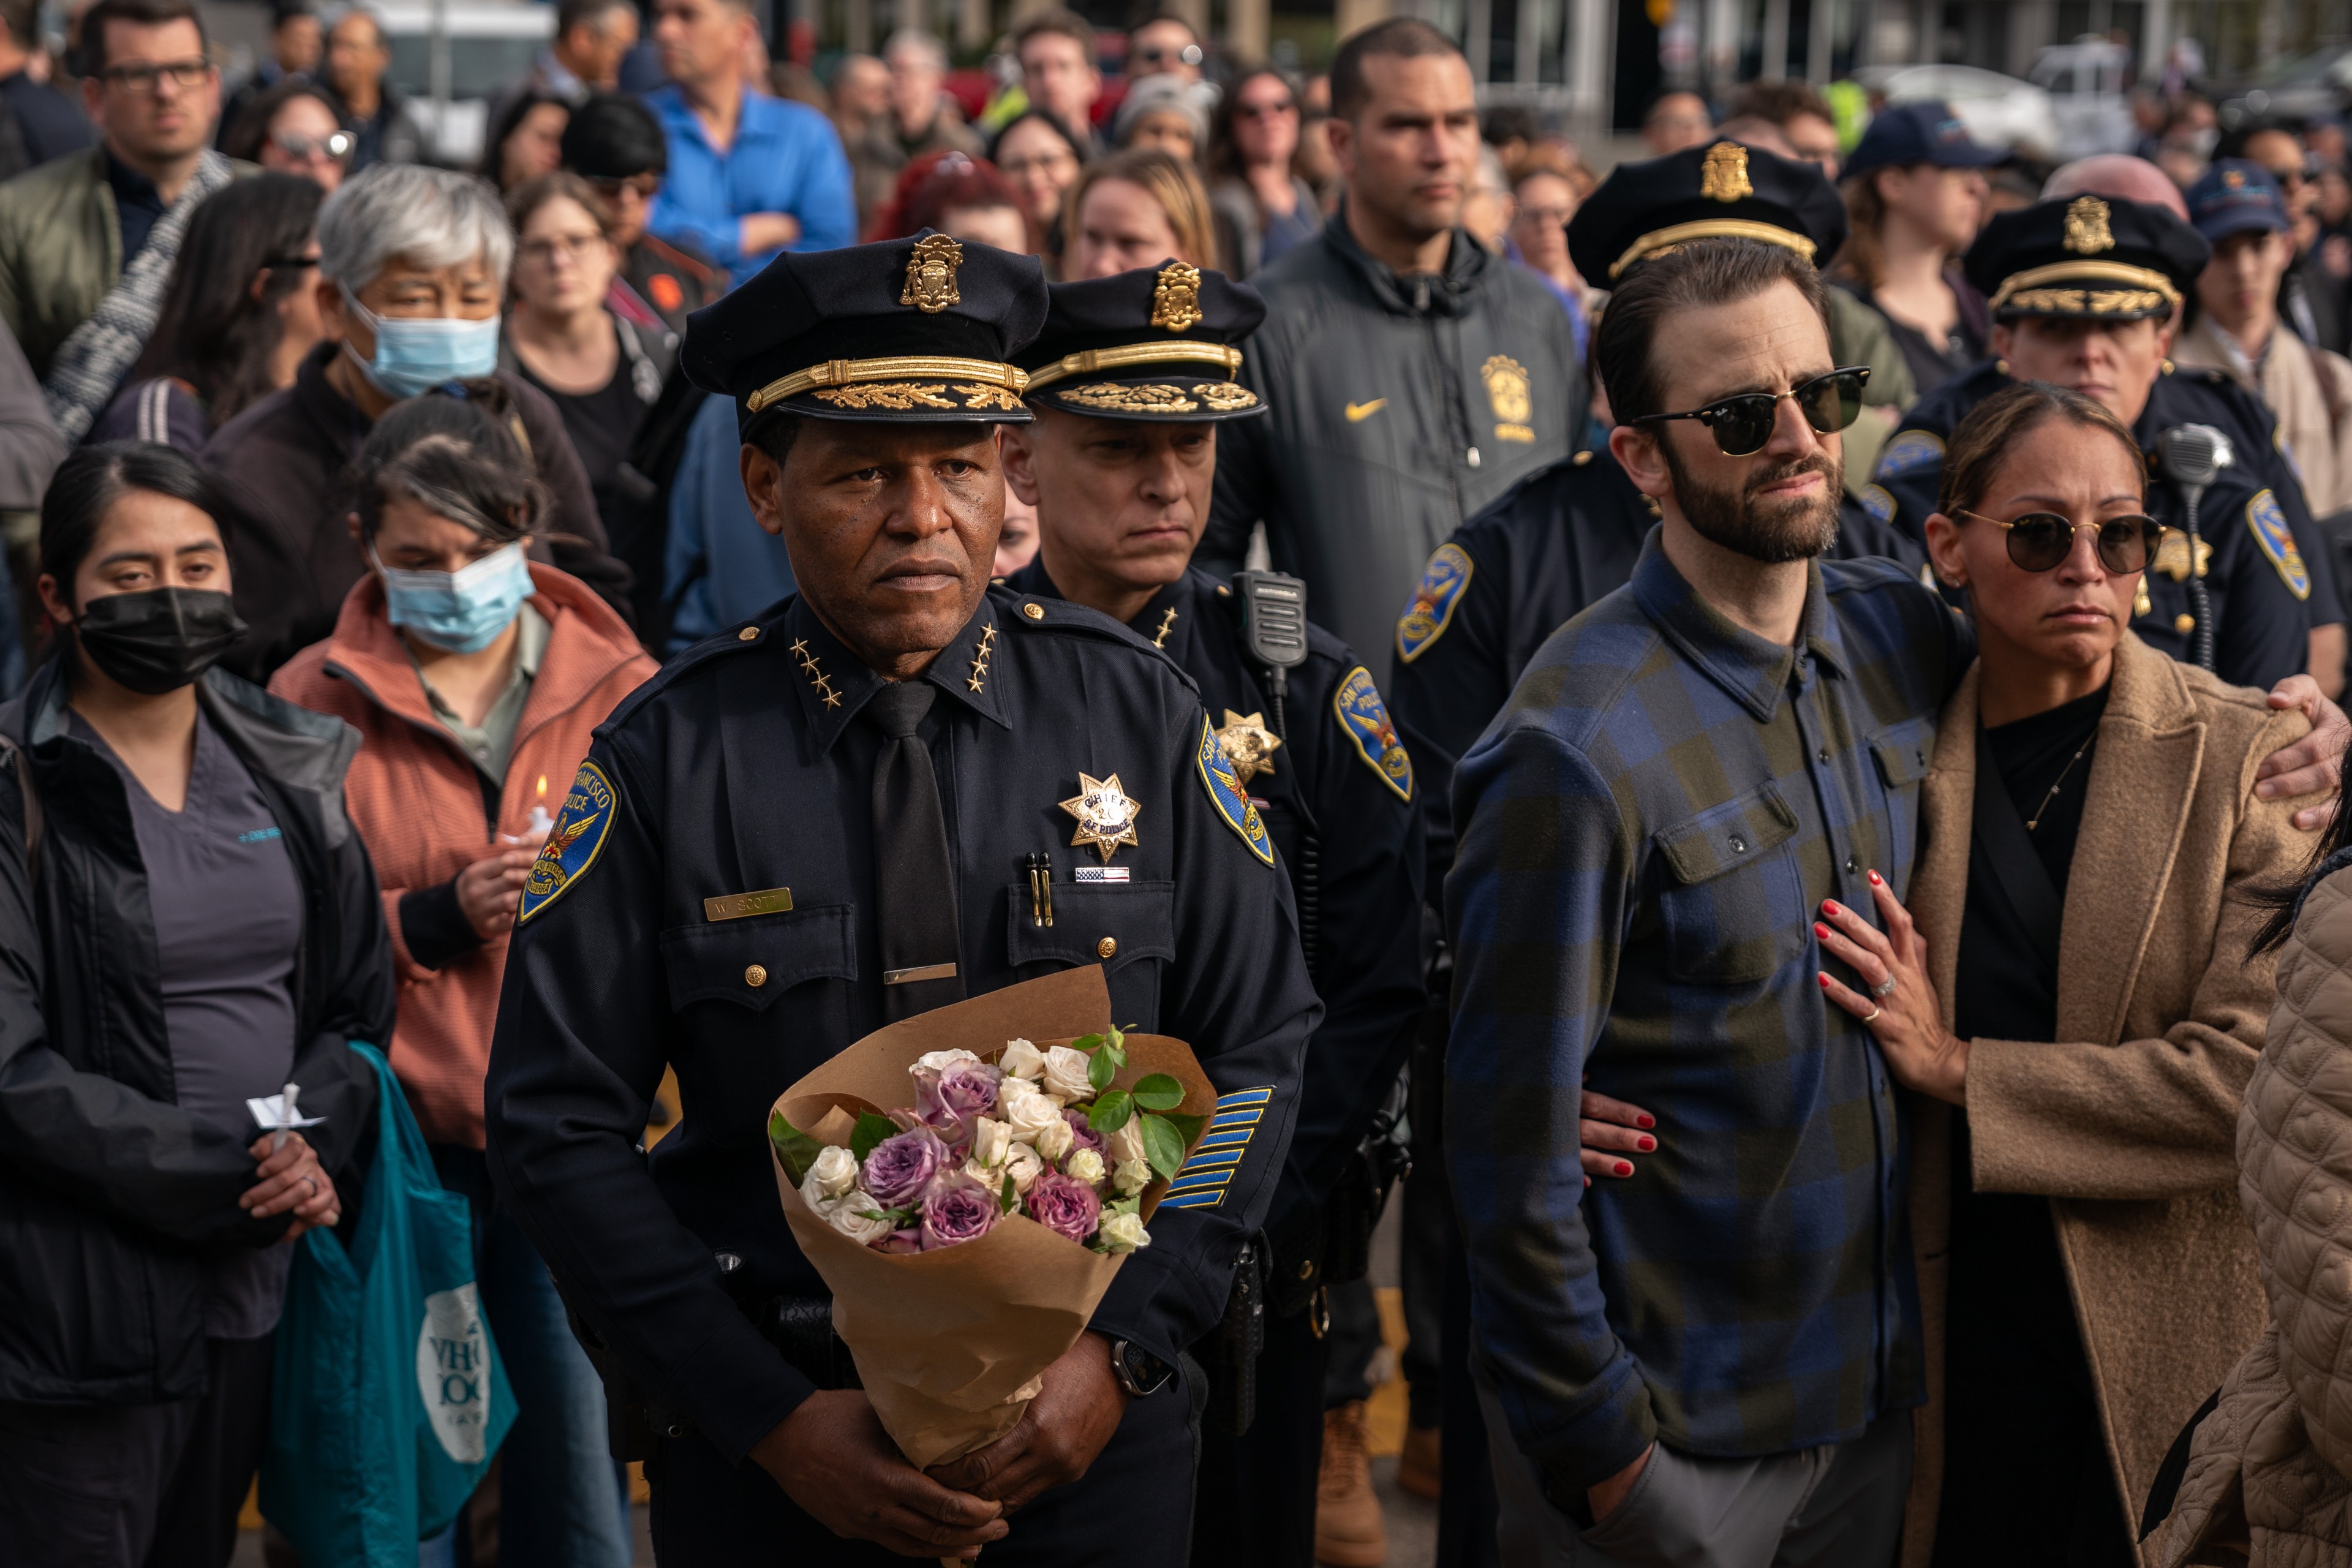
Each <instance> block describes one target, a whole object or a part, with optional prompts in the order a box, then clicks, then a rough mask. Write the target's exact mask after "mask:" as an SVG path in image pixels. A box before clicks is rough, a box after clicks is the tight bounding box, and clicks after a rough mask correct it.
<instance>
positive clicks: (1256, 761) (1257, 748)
mask: <svg viewBox="0 0 2352 1568" xmlns="http://www.w3.org/2000/svg"><path fill="white" fill-rule="evenodd" d="M1216 733H1217V750H1218V751H1220V752H1223V753H1224V758H1225V765H1226V766H1227V767H1229V768H1231V769H1233V771H1234V784H1239V785H1244V786H1246V785H1247V784H1249V782H1250V780H1252V779H1254V778H1255V777H1257V775H1258V774H1260V773H1265V774H1267V775H1269V776H1271V775H1272V774H1273V773H1274V753H1275V752H1276V751H1277V750H1279V749H1280V748H1281V745H1282V737H1281V736H1279V735H1277V734H1276V733H1275V732H1274V731H1271V730H1269V729H1267V728H1266V727H1265V714H1264V713H1248V714H1243V713H1236V712H1234V710H1232V709H1230V708H1228V709H1226V710H1225V723H1224V728H1223V729H1221V730H1219V731H1217V732H1216Z"/></svg>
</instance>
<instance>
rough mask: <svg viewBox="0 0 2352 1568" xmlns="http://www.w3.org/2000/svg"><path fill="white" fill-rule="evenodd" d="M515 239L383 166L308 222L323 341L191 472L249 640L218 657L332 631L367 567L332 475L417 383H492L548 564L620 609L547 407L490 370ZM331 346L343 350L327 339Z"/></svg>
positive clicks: (289, 650)
mask: <svg viewBox="0 0 2352 1568" xmlns="http://www.w3.org/2000/svg"><path fill="white" fill-rule="evenodd" d="M514 249H515V240H514V231H513V229H511V228H510V227H509V226H508V224H507V217H506V213H505V211H504V209H503V208H501V207H500V205H499V197H498V193H497V192H495V191H493V190H492V189H491V188H490V187H489V185H488V184H485V183H484V182H483V181H480V180H478V179H476V178H474V177H473V176H472V175H470V174H456V173H454V172H452V171H450V170H446V169H432V168H426V167H425V166H423V165H421V164H415V163H382V164H378V165H376V166H375V167H373V168H372V169H368V170H365V171H363V172H362V173H361V174H355V175H353V176H352V178H351V179H349V180H347V181H345V182H344V183H343V184H342V186H341V188H340V189H338V190H337V191H336V192H335V193H334V195H331V196H329V197H328V198H327V202H326V205H324V206H322V207H321V208H320V211H319V280H318V300H319V312H320V317H321V319H322V320H323V321H324V323H325V325H326V328H327V333H328V341H327V342H324V343H321V344H320V346H319V347H318V348H317V349H316V350H314V351H312V353H310V356H309V357H308V358H306V359H305V360H303V362H302V363H301V366H300V367H299V369H298V370H297V371H296V372H295V375H294V384H293V385H292V386H290V387H288V388H286V389H285V390H284V391H282V392H278V393H277V394H274V395H271V396H269V397H266V398H264V399H262V400H261V401H260V402H259V403H257V404H255V405H253V406H252V407H250V408H248V409H247V410H246V411H245V412H244V413H243V414H240V415H239V416H237V417H236V418H235V419H233V420H231V421H230V422H229V423H228V424H226V425H225V426H222V427H221V428H220V429H219V430H218V431H216V432H215V434H214V437H213V438H212V440H211V442H210V443H209V444H208V445H206V447H205V449H204V452H203V454H202V460H203V462H204V464H205V468H208V469H209V470H210V471H211V473H212V476H213V478H214V479H215V482H216V483H217V484H218V485H219V487H220V489H221V490H222V491H223V492H224V495H225V497H226V503H227V505H226V511H225V512H224V514H223V516H222V518H221V523H222V531H223V532H224V533H225V534H226V535H227V537H228V539H229V548H230V551H231V552H232V553H233V554H234V555H235V556H236V559H237V562H238V563H239V565H240V567H242V568H243V570H241V571H240V572H239V574H238V577H237V594H236V607H237V613H238V614H239V615H241V616H244V617H245V619H246V621H247V624H248V625H249V626H251V628H252V629H251V630H250V631H249V632H248V633H247V636H246V638H245V640H244V642H242V643H241V644H239V645H238V647H236V649H235V650H234V651H233V652H232V653H231V654H230V655H229V657H228V658H226V659H225V660H224V661H223V662H224V663H226V665H228V666H229V667H230V668H234V669H236V671H237V672H238V673H240V674H243V675H246V676H248V677H249V678H251V679H268V675H269V672H270V671H272V670H274V669H276V668H278V666H279V665H281V664H283V663H285V662H286V660H287V659H288V658H291V657H292V656H293V655H294V653H295V652H296V651H297V650H299V649H300V648H302V647H307V646H309V645H310V644H311V643H314V642H316V641H318V640H319V639H320V638H321V637H325V636H326V635H327V634H328V632H329V631H331V629H332V628H333V626H334V624H335V614H336V611H337V609H338V607H339V606H340V605H341V604H342V601H343V595H345V594H346V593H348V592H350V590H351V586H352V584H353V583H355V582H357V581H358V580H359V577H360V574H361V573H362V571H364V570H365V568H366V563H364V562H363V561H362V559H361V558H360V554H359V552H358V551H357V550H356V549H354V548H353V547H352V542H351V540H350V538H349V537H348V536H347V535H346V534H345V533H344V531H343V529H342V526H341V521H339V520H341V518H342V517H343V516H344V514H345V513H347V512H348V511H350V510H351V507H350V500H349V497H348V496H347V495H346V494H345V493H344V492H343V486H344V477H343V476H344V473H345V470H347V469H348V468H350V467H351V464H352V459H353V458H356V457H357V456H358V455H359V449H360V444H361V443H362V441H364V440H365V439H366V438H367V433H368V431H369V429H370V428H371V427H372V426H373V425H374V424H375V422H376V420H377V419H378V418H380V417H382V416H383V412H384V411H385V410H386V409H388V408H390V407H391V406H392V405H394V403H397V402H399V401H400V400H401V399H402V398H404V397H411V396H414V395H416V394H417V393H420V392H423V391H425V390H426V389H427V388H429V387H434V386H438V385H443V384H447V383H449V382H453V381H464V380H468V379H474V378H478V377H483V376H489V375H493V374H498V378H499V380H500V381H501V382H503V383H504V384H505V385H506V388H507V390H508V392H509V394H510V395H512V398H513V402H514V405H515V413H516V417H517V418H518V419H519V420H520V422H521V425H522V429H523V435H524V436H525V437H526V439H527V442H528V445H529V447H530V453H531V461H532V465H533V467H535V468H537V469H538V471H539V478H540V480H541V483H543V484H544V485H546V487H547V489H548V491H549V493H550V494H551V496H552V497H553V498H554V505H553V507H552V508H551V511H550V515H549V526H548V532H549V534H550V535H551V537H553V538H557V539H562V540H563V541H564V542H556V543H551V545H549V546H548V547H547V548H548V551H549V554H548V557H547V558H548V559H549V560H550V561H551V563H553V564H555V565H558V566H561V567H562V568H563V570H565V571H567V572H569V573H571V574H572V575H573V576H575V577H578V578H581V579H582V580H583V581H584V582H586V583H587V584H589V585H590V586H591V587H593V588H594V589H595V591H596V593H597V594H598V595H599V596H600V597H602V598H604V600H605V601H606V602H607V603H609V604H611V605H614V608H616V609H619V610H620V611H621V612H622V614H624V615H626V614H627V613H628V612H627V609H626V602H627V595H626V588H627V580H628V574H627V572H626V569H625V568H624V567H623V566H622V565H621V564H620V563H618V562H616V561H614V560H613V559H612V558H611V557H610V556H609V555H607V554H606V553H605V547H604V523H603V522H602V521H599V519H598V517H597V514H596V503H595V501H594V500H593V496H592V495H591V493H590V490H589V488H588V476H587V474H586V473H585V472H584V471H583V469H582V468H581V466H580V459H579V458H578V457H577V456H575V455H574V454H573V452H572V445H571V443H570V442H569V441H567V440H566V439H565V438H564V434H563V422H562V419H561V417H560V416H558V415H557V414H556V411H555V409H554V406H553V405H551V404H550V403H549V402H548V401H547V398H546V395H544V394H542V393H541V392H540V391H538V390H537V389H536V388H534V387H531V386H529V385H526V384H524V383H523V382H522V381H520V379H518V378H515V377H512V376H508V375H504V374H499V373H497V372H496V368H495V367H496V365H497V363H498V351H499V306H500V305H501V304H502V303H503V302H504V300H505V299H506V289H507V273H508V269H509V267H510V266H511V264H512V263H513V260H514ZM338 339H340V341H337V340H338Z"/></svg>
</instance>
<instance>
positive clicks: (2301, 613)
mask: <svg viewBox="0 0 2352 1568" xmlns="http://www.w3.org/2000/svg"><path fill="white" fill-rule="evenodd" d="M2010 380H2011V378H2010V377H2009V375H2008V374H2006V373H2004V372H2003V371H2001V370H2000V368H1999V367H1998V362H1996V361H1991V360H1988V361H1986V362H1985V363H1982V364H1979V365H1978V366H1977V367H1976V368H1975V369H1974V370H1972V371H1970V372H1969V374H1967V375H1965V376H1962V377H1960V378H1959V379H1958V380H1956V381H1952V382H1948V383H1947V384H1944V385H1943V386H1941V387H1938V388H1937V390H1936V391H1934V392H1931V393H1929V394H1928V395H1927V396H1925V397H1923V398H1921V399H1920V400H1919V401H1918V402H1917V403H1916V404H1915V405H1913V406H1912V409H1911V412H1910V415H1909V416H1907V417H1906V418H1905V420H1904V421H1903V426H1902V428H1901V429H1900V430H1898V431H1896V432H1895V438H1894V439H1893V440H1891V441H1889V442H1887V444H1886V449H1885V451H1883V452H1881V453H1880V454H1879V458H1878V474H1877V478H1876V480H1875V482H1874V483H1873V484H1872V485H1871V486H1870V487H1869V488H1868V489H1865V490H1864V492H1863V496H1862V500H1863V504H1864V507H1865V508H1866V509H1868V510H1870V512H1871V513H1872V515H1873V516H1874V517H1878V518H1879V519H1880V520H1881V521H1885V522H1888V523H1890V524H1892V525H1893V526H1894V527H1895V528H1896V529H1897V530H1899V531H1902V532H1904V533H1906V534H1907V535H1910V536H1912V537H1914V538H1918V537H1923V536H1924V533H1925V530H1926V524H1927V516H1928V514H1929V513H1931V512H1933V511H1934V510H1936V506H1937V489H1938V488H1939V487H1940V486H1941V484H1942V483H1943V471H1944V443H1945V442H1946V440H1947V439H1948V438H1949V437H1950V435H1951V433H1952V431H1953V429H1954V428H1955V427H1956V426H1958V424H1959V422H1960V421H1961V419H1963V418H1964V417H1966V416H1967V415H1968V413H1969V410H1970V409H1972V408H1974V407H1975V406H1976V405H1978V404H1979V403H1981V402H1983V401H1984V400H1985V399H1986V398H1988V397H1990V396H1991V395H1993V394H1994V393H1996V392H1998V391H2000V389H2001V388H2002V387H2004V386H2007V385H2008V384H2010ZM2190 424H2201V425H2211V426H2216V427H2218V428H2219V429H2221V431H2222V432H2223V433H2224V434H2225V435H2227V436H2228V437H2230V440H2231V446H2232V447H2234V448H2235V454H2234V456H2235V461H2233V462H2232V463H2231V466H2230V467H2228V468H2223V469H2222V470H2221V473H2220V474H2219V475H2218V476H2217V477H2216V478H2215V479H2214V481H2213V483H2212V485H2211V486H2210V488H2209V489H2207V490H2206V491H2205V493H2204V495H2203V497H2202V498H2201V499H2200V500H2199V502H2198V506H2197V531H2198V534H2199V536H2200V538H2201V539H2203V541H2204V542H2206V543H2207V544H2209V545H2210V546H2211V547H2212V556H2211V561H2210V567H2209V570H2208V573H2207V575H2206V579H2205V581H2206V585H2207V590H2208V592H2209V593H2210V595H2211V596H2212V605H2213V620H2214V627H2213V666H2214V673H2216V674H2217V675H2219V676H2221V679H2224V680H2226V681H2229V682H2230V683H2231V684H2232V685H2236V686H2255V687H2268V686H2272V685H2274V684H2276V683H2277V682H2278V681H2280V680H2283V679H2285V678H2286V677H2288V676H2290V675H2294V674H2295V673H2297V672H2298V671H2300V670H2302V669H2303V668H2305V666H2306V665H2307V664H2308V663H2309V662H2310V657H2311V656H2310V638H2309V632H2310V628H2311V626H2313V625H2315V624H2320V625H2326V624H2330V623H2333V622H2335V621H2336V620H2339V619H2341V615H2340V613H2339V612H2338V611H2337V610H2336V606H2335V600H2334V594H2333V584H2330V583H2326V582H2325V581H2324V580H2319V579H2315V575H2314V567H2313V565H2312V562H2313V561H2314V559H2315V557H2317V556H2318V555H2320V554H2321V553H2322V552H2319V551H2317V550H2314V551H2312V552H2310V553H2309V554H2305V553H2303V552H2301V551H2300V550H2299V549H2298V548H2297V542H2298V541H2301V540H2310V541H2316V540H2317V539H2318V537H2319V535H2318V532H2317V531H2316V529H2315V528H2314V526H2313V525H2312V522H2311V519H2310V514H2309V513H2308V512H2307V511H2306V510H2305V508H2304V501H2303V490H2302V487H2301V486H2300V485H2298V484H2296V483H2295V482H2294V476H2293V473H2292V472H2291V471H2290V470H2289V469H2288V468H2286V465H2285V461H2284V458H2282V457H2280V455H2279V453H2278V451H2277V448H2276V447H2275V446H2274V445H2273V439H2272V437H2273V431H2274V429H2275V428H2276V425H2277V422H2276V421H2275V420H2274V419H2273V418H2272V417H2271V416H2270V413H2269V412H2268V411H2267V410H2266V409H2264V408H2263V407H2262V405H2260V404H2259V403H2257V402H2255V401H2254V399H2253V398H2252V395H2249V394H2248V393H2247V392H2245V391H2244V389H2242V388H2241V387H2238V386H2236V385H2234V384H2231V383H2229V382H2228V381H2226V380H2225V379H2224V378H2222V377H2221V376H2218V375H2214V374H2210V373H2209V372H2204V371H2178V372H2175V373H2173V374H2160V375H2158V377H2157V378H2156V385H2155V387H2154V388H2153V389H2152V390H2151V392H2150V393H2149V395H2148V400H2147V407H2146V408H2145V409H2143V410H2141V412H2140V416H2139V418H2138V420H2137V422H2136V423H2135V424H2134V425H2133V426H2132V435H2133V436H2134V437H2136V438H2137V440H2138V442H2139V444H2140V447H2141V449H2142V450H2143V451H2145V452H2147V453H2148V454H2149V458H2150V469H2151V473H2152V474H2153V473H2154V472H2155V469H2154V466H2153V465H2154V454H2155V451H2156V443H2157V438H2158V437H2160V436H2162V435H2163V434H2164V432H2165V431H2167V430H2169V429H2171V428H2172V427H2173V426H2176V425H2190ZM2147 507H2148V512H2149V515H2151V516H2153V517H2154V518H2155V519H2156V520H2157V521H2158V522H2161V523H2163V524H2165V525H2166V526H2167V527H2168V528H2172V529H2185V528H2186V526H2187V523H2188V509H2187V503H2186V501H2185V500H2184V498H2183V497H2182V496H2181V494H2180V492H2179V489H2177V488H2176V487H2175V486H2174V485H2173V484H2172V483H2171V482H2170V481H2169V480H2168V479H2162V478H2160V477H2158V478H2152V479H2151V480H2150V482H2149V485H2148V501H2147ZM2175 549H2176V547H2174V546H2171V545H2169V544H2168V551H2167V554H2168V555H2175ZM2175 558H2176V559H2179V560H2181V561H2183V562H2185V559H2186V556H2185V552H2179V554H2177V555H2175ZM2164 561H2165V557H2164V556H2159V558H2158V564H2155V565H2151V566H2150V568H2149V569H2148V571H2147V574H2146V576H2145V578H2144V582H2145V584H2146V587H2147V603H2148V604H2149V605H2150V608H2149V610H2148V612H2147V614H2145V615H2137V616H2134V617H2133V618H2132V623H2131V629H2132V630H2133V631H2135V632H2137V634H2139V636H2140V637H2141V638H2142V639H2143V640H2144V641H2146V642H2147V643H2148V644H2149V645H2150V646H2151V647H2159V648H2162V649H2163V650H2164V651H2165V652H2167V653H2168V654H2171V655H2172V656H2173V657H2174V658H2187V657H2188V656H2189V641H2190V636H2191V632H2192V630H2193V626H2194V623H2193V620H2192V619H2191V616H2190V613H2189V590H2188V587H2187V585H2186V584H2185V583H2183V582H2181V581H2180V580H2179V579H2177V578H2176V577H2174V576H2172V575H2171V574H2168V572H2167V571H2166V570H2165V568H2164V564H2163V563H2164ZM2322 569H2323V570H2324V568H2322ZM2315 610H2317V611H2318V612H2319V613H2317V614H2316V615H2315V613H2314V612H2315Z"/></svg>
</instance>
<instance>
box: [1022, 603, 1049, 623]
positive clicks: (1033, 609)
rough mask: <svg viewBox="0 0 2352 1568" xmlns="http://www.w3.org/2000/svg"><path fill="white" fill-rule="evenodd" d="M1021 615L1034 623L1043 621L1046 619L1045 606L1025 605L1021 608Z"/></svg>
mask: <svg viewBox="0 0 2352 1568" xmlns="http://www.w3.org/2000/svg"><path fill="white" fill-rule="evenodd" d="M1021 613H1022V614H1023V615H1024V616H1028V617H1029V618H1030V619H1031V620H1033V621H1042V620H1044V619H1045V606H1044V605H1022V606H1021Z"/></svg>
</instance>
